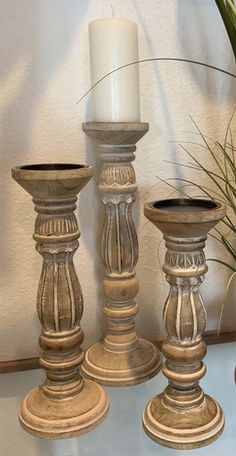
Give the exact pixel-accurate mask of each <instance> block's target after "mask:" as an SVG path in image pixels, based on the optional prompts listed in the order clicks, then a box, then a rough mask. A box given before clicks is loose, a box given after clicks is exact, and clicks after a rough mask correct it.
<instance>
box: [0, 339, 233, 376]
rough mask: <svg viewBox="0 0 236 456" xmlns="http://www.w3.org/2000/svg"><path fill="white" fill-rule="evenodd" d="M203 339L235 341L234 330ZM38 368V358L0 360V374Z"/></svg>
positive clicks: (223, 341) (209, 340) (217, 342)
mask: <svg viewBox="0 0 236 456" xmlns="http://www.w3.org/2000/svg"><path fill="white" fill-rule="evenodd" d="M203 339H204V340H205V342H206V344H207V345H214V344H223V343H227V342H236V331H230V332H222V333H221V334H220V335H219V336H218V335H217V333H216V332H215V331H207V332H206V333H205V334H204V335H203ZM152 342H153V343H154V344H155V345H157V346H158V347H159V348H161V345H162V340H158V341H152ZM39 368H40V365H39V358H27V359H13V360H11V361H1V362H0V374H7V373H11V372H21V371H27V370H33V369H39Z"/></svg>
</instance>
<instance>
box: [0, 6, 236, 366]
mask: <svg viewBox="0 0 236 456" xmlns="http://www.w3.org/2000/svg"><path fill="white" fill-rule="evenodd" d="M110 3H111V2H110V1H106V0H99V1H97V0H70V1H66V0H37V1H33V0H20V1H19V0H10V1H6V0H0V11H1V14H0V22H1V23H0V38H1V39H0V65H1V69H0V71H1V75H0V77H1V97H0V98H1V101H0V112H1V114H0V116H1V127H0V128H1V131H0V148H1V155H0V158H1V166H0V225H1V226H0V233H1V242H0V290H1V293H0V307H1V319H0V360H1V361H2V360H8V359H17V358H18V359H19V358H27V357H30V356H36V355H37V354H38V335H39V332H40V326H39V323H38V318H37V315H36V309H35V299H36V291H37V285H38V280H39V275H40V270H41V261H42V260H41V257H40V256H39V254H38V253H36V252H35V249H34V246H35V243H34V241H33V240H32V232H33V226H34V218H35V212H34V210H33V204H32V202H31V200H30V197H29V195H27V194H26V192H25V191H24V190H23V189H21V188H20V187H19V185H17V184H16V183H15V182H14V181H13V180H12V179H11V176H10V169H11V167H13V166H16V165H20V164H24V163H37V162H57V161H64V162H81V163H83V162H88V163H90V164H94V165H96V166H97V165H98V160H97V154H96V152H95V151H94V149H93V147H92V145H91V143H90V142H89V141H88V140H87V139H86V137H85V135H84V133H83V132H82V130H81V123H82V122H83V121H85V120H86V119H89V118H91V117H89V112H90V109H89V97H87V98H86V100H84V101H83V102H82V103H81V104H76V101H77V100H78V99H79V98H80V97H81V96H82V95H83V94H84V93H85V92H86V90H87V89H88V88H89V86H90V70H89V42H88V23H89V22H90V21H91V20H94V19H98V18H101V17H107V16H109V15H110V16H111V15H112V10H111V7H110ZM112 4H113V7H114V10H115V15H116V16H119V17H126V18H127V19H130V20H133V21H134V22H136V23H137V25H138V30H139V57H140V59H142V58H149V57H157V56H160V57H164V56H167V57H170V56H171V57H173V56H175V57H183V58H190V59H196V60H200V61H204V62H208V63H210V64H213V65H216V66H219V67H222V68H225V69H228V70H229V71H230V70H231V71H233V72H235V63H234V58H233V54H232V51H231V48H230V44H229V42H228V38H227V35H226V32H225V29H224V26H223V23H222V20H221V18H220V16H219V14H218V11H217V9H216V5H215V2H214V1H213V0H147V1H143V0H113V1H112ZM140 78H141V79H140V82H141V118H142V120H143V121H149V122H150V132H149V133H148V134H147V135H146V136H145V137H144V138H143V139H142V140H141V141H140V143H139V144H138V150H137V154H136V161H135V162H134V167H135V170H136V175H137V182H138V185H139V200H138V203H137V204H136V205H135V207H134V215H135V222H136V226H137V230H138V233H139V243H140V258H139V262H138V265H137V276H138V278H139V279H140V291H139V295H138V297H137V302H138V303H139V305H140V312H139V314H138V316H137V319H136V321H137V326H138V331H139V333H140V334H141V335H143V336H144V337H148V338H151V339H157V338H162V337H163V334H164V330H163V324H162V316H161V314H162V307H163V303H164V299H165V296H166V289H165V286H164V284H163V277H162V274H161V271H160V265H159V263H158V260H157V254H156V252H157V248H158V245H159V243H160V240H161V235H160V234H159V233H158V231H157V229H156V228H155V227H154V226H152V225H151V223H149V222H148V221H147V220H146V219H144V217H143V204H144V202H146V201H148V200H149V201H151V200H154V199H156V198H163V197H164V198H165V197H170V196H171V195H172V191H171V190H170V189H169V188H167V187H166V185H165V184H163V183H161V184H159V183H158V179H157V177H156V176H159V177H160V178H162V179H166V178H168V177H175V176H180V175H181V176H183V175H185V176H188V178H191V177H193V178H195V179H197V180H199V175H197V176H196V175H195V176H194V175H191V173H190V171H188V172H187V171H186V170H184V169H183V168H178V167H177V166H175V165H173V164H169V163H166V161H165V160H171V161H177V162H181V161H182V162H183V161H186V155H185V154H184V153H183V151H181V149H180V148H179V146H178V142H179V141H181V140H189V141H191V140H194V141H196V140H197V142H198V140H199V138H198V137H196V135H195V134H190V133H189V132H193V131H194V127H193V124H192V122H191V120H190V118H189V116H190V115H192V116H193V118H194V119H195V121H196V122H197V123H198V125H199V126H200V128H201V129H202V131H203V132H205V133H206V134H208V135H211V136H213V137H217V138H219V139H222V138H223V136H224V133H225V129H226V125H227V123H228V120H229V117H230V115H231V112H232V109H233V106H234V105H235V101H236V97H235V82H233V80H232V79H230V78H229V77H227V76H225V75H223V74H221V73H218V72H216V71H213V70H207V69H204V68H202V67H196V66H191V65H190V64H185V63H178V62H176V63H173V62H172V63H170V62H159V63H157V62H155V63H146V64H142V65H140ZM170 141H177V143H175V142H170ZM189 147H190V146H189ZM196 153H197V154H198V155H197V156H198V157H199V158H201V159H203V160H204V158H205V150H202V149H200V148H196ZM203 162H204V161H203ZM97 178H98V173H97V175H96V176H95V179H94V180H92V181H90V183H89V184H88V185H87V186H86V188H85V189H84V190H83V191H82V192H81V196H80V201H79V204H78V211H77V215H78V217H79V223H80V229H81V240H80V248H79V250H78V252H77V253H76V255H75V257H74V261H75V267H76V269H77V271H78V275H79V278H80V282H81V286H82V289H83V294H84V303H85V311H84V316H83V319H82V326H83V329H84V332H85V342H84V346H88V345H89V344H91V343H92V342H94V341H96V340H98V339H99V338H100V337H101V336H102V334H104V331H105V327H104V326H105V325H104V316H103V314H102V304H103V302H104V297H103V293H102V286H101V279H102V276H103V270H102V268H101V263H100V260H99V254H98V248H99V237H100V232H101V225H102V218H103V208H102V207H101V204H99V203H98V195H97V190H96V182H97ZM160 247H161V248H160V256H161V259H162V258H163V253H164V248H163V243H162V244H161V246H160ZM213 255H214V256H215V255H217V256H218V257H219V258H224V255H225V251H224V250H221V251H220V250H219V247H218V245H214V244H213V242H212V241H211V240H210V241H209V244H208V248H207V256H208V257H212V256H213ZM209 268H210V270H209V273H208V274H207V278H206V282H205V284H203V286H202V293H203V296H204V298H205V301H206V305H207V310H208V315H209V323H208V328H209V329H214V328H215V327H216V324H217V320H218V315H219V308H220V305H221V303H222V300H223V297H224V290H225V283H226V280H227V272H226V271H225V270H224V269H223V268H222V267H221V266H220V265H216V264H214V263H212V262H211V263H209ZM235 283H236V281H235ZM227 315H228V317H227ZM235 321H236V306H235V302H234V299H233V292H231V303H230V300H229V303H228V304H227V306H226V318H225V320H224V328H225V329H226V328H227V329H232V328H233V327H234V328H235Z"/></svg>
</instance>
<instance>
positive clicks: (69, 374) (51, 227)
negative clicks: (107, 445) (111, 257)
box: [12, 164, 108, 439]
mask: <svg viewBox="0 0 236 456" xmlns="http://www.w3.org/2000/svg"><path fill="white" fill-rule="evenodd" d="M92 175H93V168H92V167H91V166H86V165H74V164H71V165H70V164H68V165H67V164H55V165H53V164H48V165H46V164H45V165H44V164H42V165H32V166H22V167H17V168H14V169H13V170H12V176H13V178H14V179H15V180H16V181H17V182H18V183H19V184H20V185H21V186H22V187H23V188H24V189H25V190H26V191H27V192H28V193H30V195H32V196H33V202H34V204H35V210H36V212H37V213H38V215H37V218H36V222H35V231H34V239H35V241H36V242H37V244H36V249H37V251H38V252H39V253H40V254H41V255H42V257H43V268H42V273H41V278H40V282H39V288H38V295H37V309H38V316H39V320H40V323H41V325H42V333H41V335H40V339H39V343H40V346H41V348H42V349H43V355H42V357H41V358H40V364H41V366H42V367H43V368H44V369H45V371H46V375H47V379H46V381H45V382H44V384H43V385H41V386H39V387H38V388H34V389H33V390H32V391H31V392H30V393H29V394H28V395H27V396H26V397H25V399H24V401H23V403H22V405H21V408H20V413H19V419H20V423H21V425H22V426H23V428H24V429H25V430H26V431H28V432H30V433H31V434H35V435H37V436H39V437H44V438H51V439H53V438H66V437H73V436H77V435H80V434H83V433H84V432H87V431H89V430H90V429H92V428H94V427H95V426H97V424H98V423H99V422H100V421H101V420H102V419H103V418H104V417H105V416H106V414H107V411H108V399H107V396H106V394H105V392H104V391H103V389H102V388H101V386H100V385H97V384H96V383H95V382H93V381H91V380H83V379H82V377H81V376H80V374H79V370H78V367H79V365H80V364H81V362H82V360H83V357H84V354H83V352H82V350H81V348H80V344H81V342H82V341H83V332H82V331H81V328H80V318H81V316H82V313H83V297H82V292H81V288H80V285H79V281H78V278H77V275H76V272H75V269H74V265H73V255H74V253H75V251H76V250H77V248H78V245H79V243H78V240H77V239H78V237H79V235H80V233H79V229H78V225H77V220H76V218H75V215H74V210H75V208H76V200H77V194H78V193H79V192H80V190H81V189H82V188H83V187H84V186H85V185H86V184H87V182H88V181H89V179H90V178H91V176H92Z"/></svg>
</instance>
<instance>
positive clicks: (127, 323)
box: [82, 122, 161, 386]
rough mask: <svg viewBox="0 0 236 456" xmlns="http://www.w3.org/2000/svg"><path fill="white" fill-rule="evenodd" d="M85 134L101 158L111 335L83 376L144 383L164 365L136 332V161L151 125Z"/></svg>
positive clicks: (88, 358) (95, 348)
mask: <svg viewBox="0 0 236 456" xmlns="http://www.w3.org/2000/svg"><path fill="white" fill-rule="evenodd" d="M83 130H84V132H85V133H86V134H87V135H88V136H89V137H91V138H92V139H93V140H94V141H95V142H96V143H97V150H98V152H99V154H100V158H101V160H102V168H101V174H100V184H99V190H100V192H101V195H102V203H103V204H104V205H105V207H106V218H105V222H104V226H103V232H102V239H101V260H102V263H103V266H104V268H105V279H104V281H103V289H104V293H105V296H106V298H107V303H106V305H105V308H104V314H105V317H106V319H107V323H108V333H107V335H106V337H105V339H104V341H103V342H99V343H96V344H95V345H92V346H91V347H90V348H89V349H88V350H87V352H86V354H85V359H84V362H83V364H82V371H83V373H84V374H85V375H86V376H87V377H89V378H92V379H96V381H97V382H99V383H101V384H103V385H110V386H125V385H135V384H136V383H141V382H144V381H145V380H148V379H149V378H151V377H153V376H154V375H156V373H157V372H158V371H159V370H160V367H161V356H160V352H159V350H158V349H157V348H156V347H155V346H154V345H153V344H152V343H151V342H148V341H147V340H144V339H140V338H138V336H137V333H136V331H135V322H134V317H135V315H136V314H137V311H138V306H137V304H136V303H135V301H134V298H135V296H136V294H137V292H138V281H137V279H136V278H135V266H136V263H137V261H138V239H137V234H136V230H135V225H134V222H133V218H132V206H133V204H134V201H135V193H136V190H137V185H136V180H135V173H134V169H133V166H132V163H131V162H132V161H133V160H134V158H135V155H134V152H135V150H136V146H135V144H136V143H137V141H138V140H139V139H140V138H142V136H143V135H144V134H145V133H146V132H147V131H148V124H147V123H141V122H140V123H119V122H117V123H116V122H114V123H90V122H89V123H85V124H83Z"/></svg>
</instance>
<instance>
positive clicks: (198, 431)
mask: <svg viewBox="0 0 236 456" xmlns="http://www.w3.org/2000/svg"><path fill="white" fill-rule="evenodd" d="M144 213H145V215H146V217H147V218H148V219H149V220H150V221H151V222H152V223H153V224H154V225H155V226H157V228H159V230H161V231H162V233H164V240H165V243H166V247H167V252H166V256H165V263H164V266H163V271H164V272H165V274H166V280H167V282H169V284H170V292H169V295H168V297H167V300H166V303H165V307H164V312H163V318H164V323H165V326H166V330H167V334H168V337H167V340H166V341H165V342H164V343H163V345H162V351H163V354H164V356H165V357H166V362H165V364H164V367H163V374H164V375H165V376H166V377H167V379H168V381H169V384H168V386H167V388H166V389H165V391H164V392H163V393H162V394H160V395H158V396H156V397H154V398H153V399H152V400H151V401H150V402H149V404H148V405H147V406H146V408H145V410H144V414H143V426H144V430H145V432H146V433H147V434H148V435H149V437H151V438H152V439H153V440H155V441H157V442H158V443H160V444H162V445H164V446H167V447H172V448H178V449H188V448H197V447H201V446H204V445H207V444H209V443H211V442H213V441H214V440H215V439H216V438H217V437H218V436H219V435H220V434H221V432H222V430H223V427H224V415H223V412H222V410H221V408H220V406H219V405H218V403H217V402H216V401H215V400H214V399H212V398H211V397H210V396H208V395H206V394H204V392H203V391H202V389H201V388H200V386H199V380H200V379H201V378H202V377H203V376H204V375H205V372H206V368H205V365H204V364H203V362H202V359H203V357H204V356H205V354H206V346H205V343H204V342H203V340H202V338H201V334H202V333H203V331H204V329H205V326H206V318H207V317H206V311H205V307H204V303H203V301H202V298H201V296H200V293H199V290H198V287H199V285H200V284H201V283H202V281H203V279H204V274H205V273H206V271H207V265H206V261H205V256H204V252H203V248H204V246H205V240H206V238H207V233H208V231H209V230H210V229H212V228H213V227H214V226H215V225H216V224H217V223H218V222H219V221H220V220H221V219H222V218H223V217H224V215H225V214H226V208H225V205H224V204H218V203H214V202H213V201H208V200H194V199H174V200H163V201H157V202H154V203H148V204H146V205H145V208H144Z"/></svg>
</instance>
